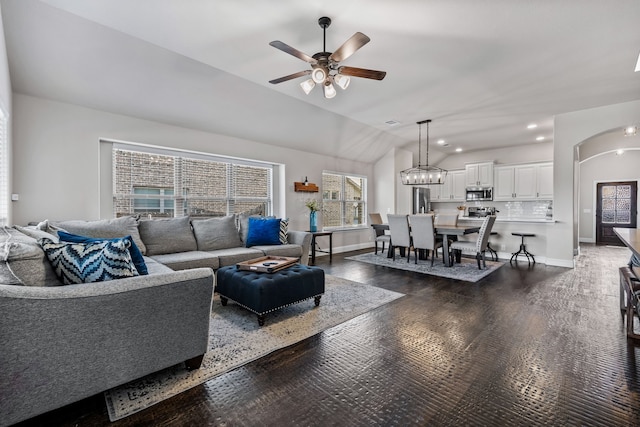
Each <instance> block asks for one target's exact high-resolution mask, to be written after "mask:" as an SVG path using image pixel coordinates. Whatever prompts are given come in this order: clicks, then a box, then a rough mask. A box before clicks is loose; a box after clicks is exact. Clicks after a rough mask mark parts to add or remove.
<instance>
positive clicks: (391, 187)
mask: <svg viewBox="0 0 640 427" xmlns="http://www.w3.org/2000/svg"><path fill="white" fill-rule="evenodd" d="M395 151H396V150H395V149H392V150H389V152H388V153H387V154H385V155H384V156H383V157H382V158H381V159H380V160H378V161H377V162H376V163H375V164H374V165H373V176H374V177H375V179H374V180H373V182H372V185H373V188H374V191H373V195H374V196H373V204H371V205H370V209H369V212H379V213H380V215H382V220H383V221H384V222H386V221H387V220H386V218H387V217H386V215H387V214H388V213H393V212H394V211H395V205H396V202H395V185H396V168H395Z"/></svg>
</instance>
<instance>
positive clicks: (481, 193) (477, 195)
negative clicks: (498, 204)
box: [466, 187, 493, 202]
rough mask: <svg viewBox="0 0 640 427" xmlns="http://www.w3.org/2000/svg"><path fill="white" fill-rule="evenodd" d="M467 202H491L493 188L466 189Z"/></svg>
mask: <svg viewBox="0 0 640 427" xmlns="http://www.w3.org/2000/svg"><path fill="white" fill-rule="evenodd" d="M466 200H467V202H475V201H482V200H493V187H467V197H466Z"/></svg>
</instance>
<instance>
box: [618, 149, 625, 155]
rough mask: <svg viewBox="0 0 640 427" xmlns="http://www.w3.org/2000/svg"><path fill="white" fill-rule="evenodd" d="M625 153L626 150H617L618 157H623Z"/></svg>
mask: <svg viewBox="0 0 640 427" xmlns="http://www.w3.org/2000/svg"><path fill="white" fill-rule="evenodd" d="M623 153H624V150H623V149H622V148H618V150H616V154H617V155H618V156H622V154H623Z"/></svg>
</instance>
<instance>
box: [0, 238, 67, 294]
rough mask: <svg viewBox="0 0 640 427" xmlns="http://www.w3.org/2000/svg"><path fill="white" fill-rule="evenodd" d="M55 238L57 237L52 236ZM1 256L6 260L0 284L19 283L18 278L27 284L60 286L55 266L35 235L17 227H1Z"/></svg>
mask: <svg viewBox="0 0 640 427" xmlns="http://www.w3.org/2000/svg"><path fill="white" fill-rule="evenodd" d="M50 237H51V238H52V240H53V239H57V238H56V237H53V236H50ZM0 248H2V250H0V256H1V258H0V259H1V260H2V261H3V262H4V267H3V270H4V272H3V273H0V284H3V285H9V284H19V283H16V280H15V279H16V278H17V279H18V280H19V282H21V283H22V284H23V285H26V286H60V285H62V282H60V280H58V277H57V276H56V274H55V272H54V271H53V267H52V266H51V264H50V263H49V260H48V259H47V257H46V256H45V254H44V251H43V250H42V248H41V247H40V245H39V244H38V242H37V241H36V239H34V238H33V237H30V236H27V235H25V234H23V233H21V232H20V231H18V230H16V229H15V228H10V227H2V228H0Z"/></svg>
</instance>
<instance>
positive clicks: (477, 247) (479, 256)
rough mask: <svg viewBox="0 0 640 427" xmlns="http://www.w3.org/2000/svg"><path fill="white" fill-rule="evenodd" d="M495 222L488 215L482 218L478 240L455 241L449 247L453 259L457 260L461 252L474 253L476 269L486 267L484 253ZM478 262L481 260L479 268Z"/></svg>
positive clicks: (494, 218)
mask: <svg viewBox="0 0 640 427" xmlns="http://www.w3.org/2000/svg"><path fill="white" fill-rule="evenodd" d="M495 222H496V216H495V215H489V216H486V217H485V218H484V221H482V225H481V226H480V231H478V238H477V239H476V240H475V241H462V240H460V241H457V242H453V243H451V245H450V248H451V250H452V251H454V252H456V256H455V258H459V256H458V255H459V254H460V253H462V252H467V253H475V254H476V260H477V261H478V269H479V270H482V268H483V267H484V268H486V267H487V261H486V257H485V252H486V250H487V244H488V243H489V236H490V235H491V229H492V228H493V224H494V223H495ZM480 260H482V266H480Z"/></svg>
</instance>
